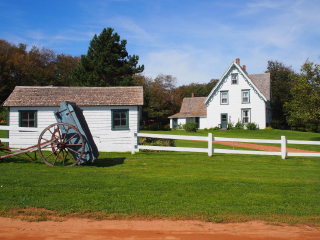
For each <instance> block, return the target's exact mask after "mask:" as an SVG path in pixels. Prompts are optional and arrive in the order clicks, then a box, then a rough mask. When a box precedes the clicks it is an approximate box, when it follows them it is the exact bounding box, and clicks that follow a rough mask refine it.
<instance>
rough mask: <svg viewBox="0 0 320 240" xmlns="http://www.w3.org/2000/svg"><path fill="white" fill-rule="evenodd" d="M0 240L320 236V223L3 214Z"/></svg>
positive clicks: (217, 239)
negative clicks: (33, 219) (56, 218)
mask: <svg viewBox="0 0 320 240" xmlns="http://www.w3.org/2000/svg"><path fill="white" fill-rule="evenodd" d="M0 239H1V240H22V239H23V240H31V239H32V240H34V239H37V240H51V239H58V240H60V239H61V240H62V239H63V240H66V239H77V240H100V239H106V240H119V239H128V240H129V239H130V240H170V239H171V240H180V239H183V240H207V239H214V240H245V239H246V240H253V239H255V240H289V239H290V240H298V239H299V240H302V239H304V240H305V239H307V240H308V239H312V240H316V239H320V227H308V226H305V225H299V226H288V225H281V226H279V225H269V224H266V223H264V222H259V221H252V222H245V223H226V224H215V223H208V222H201V221H169V220H152V221H125V220H112V221H109V220H103V221H92V220H88V219H74V218H71V219H68V220H66V221H62V222H54V221H45V222H26V221H21V220H13V219H9V218H0Z"/></svg>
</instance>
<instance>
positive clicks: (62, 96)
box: [3, 86, 143, 152]
mask: <svg viewBox="0 0 320 240" xmlns="http://www.w3.org/2000/svg"><path fill="white" fill-rule="evenodd" d="M63 101H71V102H75V103H76V104H77V105H78V106H79V107H80V108H81V109H82V110H83V115H84V117H85V119H86V121H87V123H88V126H89V128H90V131H91V134H92V135H93V138H94V141H95V143H96V145H97V147H98V149H99V151H103V152H126V151H131V150H132V149H131V143H132V136H133V133H134V132H139V124H140V117H141V112H142V105H143V87H140V86H138V87H137V86H134V87H53V86H45V87H29V86H17V87H16V88H15V89H14V90H13V92H12V93H11V94H10V96H9V97H8V98H7V100H6V101H4V103H3V106H4V107H8V109H9V110H8V115H9V117H8V118H9V126H16V127H18V126H20V127H30V128H39V129H45V128H46V127H48V126H49V125H50V124H52V123H55V122H56V119H55V117H54V114H53V112H54V111H56V110H58V109H59V107H60V105H61V103H62V102H63ZM38 138H39V132H26V131H18V130H16V131H14V130H10V133H9V141H10V147H11V148H27V147H30V146H32V145H36V144H37V142H38Z"/></svg>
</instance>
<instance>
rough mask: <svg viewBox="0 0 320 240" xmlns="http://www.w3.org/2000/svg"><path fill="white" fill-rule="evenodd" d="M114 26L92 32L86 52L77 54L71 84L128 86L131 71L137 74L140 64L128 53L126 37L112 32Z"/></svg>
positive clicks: (130, 84) (131, 76) (140, 68)
mask: <svg viewBox="0 0 320 240" xmlns="http://www.w3.org/2000/svg"><path fill="white" fill-rule="evenodd" d="M113 31H114V29H112V28H107V29H103V31H102V32H101V34H100V35H99V36H97V35H94V37H93V39H92V40H91V42H90V46H89V49H88V53H87V55H81V60H80V63H79V65H78V66H77V67H76V68H74V69H73V70H72V72H71V78H72V80H73V82H74V84H76V85H79V86H96V87H100V86H101V87H104V86H132V85H135V81H134V78H133V76H134V74H136V73H141V72H143V70H144V65H142V66H140V65H139V66H137V65H138V60H139V57H138V56H135V55H133V56H130V55H129V54H128V52H127V50H126V44H127V41H126V40H121V41H120V36H119V35H118V34H117V33H113Z"/></svg>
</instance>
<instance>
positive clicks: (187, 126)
mask: <svg viewBox="0 0 320 240" xmlns="http://www.w3.org/2000/svg"><path fill="white" fill-rule="evenodd" d="M183 128H184V129H185V130H186V131H187V132H196V131H197V130H198V123H195V122H188V123H186V124H184V125H183Z"/></svg>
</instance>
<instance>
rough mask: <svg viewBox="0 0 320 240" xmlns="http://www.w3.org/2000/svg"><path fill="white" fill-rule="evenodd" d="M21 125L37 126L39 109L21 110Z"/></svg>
mask: <svg viewBox="0 0 320 240" xmlns="http://www.w3.org/2000/svg"><path fill="white" fill-rule="evenodd" d="M19 127H37V111H36V110H20V111H19Z"/></svg>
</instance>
